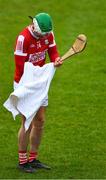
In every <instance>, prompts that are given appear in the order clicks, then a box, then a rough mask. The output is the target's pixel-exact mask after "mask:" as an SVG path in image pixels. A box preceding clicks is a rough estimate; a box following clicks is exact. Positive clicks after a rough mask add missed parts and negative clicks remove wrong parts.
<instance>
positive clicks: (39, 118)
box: [29, 106, 50, 169]
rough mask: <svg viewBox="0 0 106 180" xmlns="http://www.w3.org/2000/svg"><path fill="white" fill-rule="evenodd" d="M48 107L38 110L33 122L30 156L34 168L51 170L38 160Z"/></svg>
mask: <svg viewBox="0 0 106 180" xmlns="http://www.w3.org/2000/svg"><path fill="white" fill-rule="evenodd" d="M45 111H46V107H44V106H42V107H40V109H39V110H38V112H37V114H36V116H35V118H34V119H33V121H32V129H31V133H30V155H29V163H30V164H31V166H32V167H34V168H44V169H50V167H48V166H46V165H45V164H43V163H41V162H40V161H39V160H37V155H38V150H39V146H40V143H41V139H42V134H43V129H44V122H45Z"/></svg>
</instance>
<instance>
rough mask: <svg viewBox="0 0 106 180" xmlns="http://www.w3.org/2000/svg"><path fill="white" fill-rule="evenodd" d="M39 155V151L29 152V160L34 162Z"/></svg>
mask: <svg viewBox="0 0 106 180" xmlns="http://www.w3.org/2000/svg"><path fill="white" fill-rule="evenodd" d="M37 156H38V153H37V152H29V159H28V161H29V162H32V161H33V160H34V159H36V158H37Z"/></svg>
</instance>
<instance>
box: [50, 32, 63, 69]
mask: <svg viewBox="0 0 106 180" xmlns="http://www.w3.org/2000/svg"><path fill="white" fill-rule="evenodd" d="M48 54H49V58H50V61H51V62H54V66H55V67H58V66H60V65H61V64H62V63H63V62H62V61H61V58H60V55H59V52H58V50H57V46H56V43H55V39H54V35H53V33H51V36H50V43H49V48H48Z"/></svg>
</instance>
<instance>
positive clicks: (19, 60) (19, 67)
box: [14, 35, 27, 82]
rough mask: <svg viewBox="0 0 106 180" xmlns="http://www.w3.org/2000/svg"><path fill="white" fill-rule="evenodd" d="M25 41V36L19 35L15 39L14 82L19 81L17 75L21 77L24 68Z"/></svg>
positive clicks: (25, 58) (25, 56) (25, 55)
mask: <svg viewBox="0 0 106 180" xmlns="http://www.w3.org/2000/svg"><path fill="white" fill-rule="evenodd" d="M26 47H27V42H26V40H25V37H24V36H22V35H19V36H18V38H17V40H16V46H15V51H14V59H15V75H14V76H15V77H14V80H15V81H16V82H18V81H19V77H20V78H21V76H22V74H23V70H24V63H25V61H26V60H27V51H26Z"/></svg>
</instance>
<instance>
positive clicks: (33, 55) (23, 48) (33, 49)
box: [14, 26, 59, 83]
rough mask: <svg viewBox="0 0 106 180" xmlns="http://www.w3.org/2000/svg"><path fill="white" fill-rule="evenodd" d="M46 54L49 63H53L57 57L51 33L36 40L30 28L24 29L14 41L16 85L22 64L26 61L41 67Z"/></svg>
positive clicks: (21, 72) (22, 67) (21, 70)
mask: <svg viewBox="0 0 106 180" xmlns="http://www.w3.org/2000/svg"><path fill="white" fill-rule="evenodd" d="M46 52H48V55H49V57H50V61H51V62H54V61H55V59H56V58H57V57H59V53H58V51H57V47H56V43H55V39H54V35H53V32H51V33H50V34H47V35H45V36H43V37H42V38H40V39H37V38H36V37H35V36H34V35H33V33H32V31H31V28H30V26H28V27H27V28H25V29H24V30H23V31H22V32H21V33H20V34H19V36H18V37H17V39H16V45H15V51H14V57H15V73H14V80H15V81H16V82H17V83H18V82H19V81H20V78H21V76H22V74H23V69H24V63H25V62H27V61H29V62H31V63H33V65H35V66H36V65H38V66H43V65H44V64H45V60H46Z"/></svg>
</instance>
